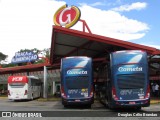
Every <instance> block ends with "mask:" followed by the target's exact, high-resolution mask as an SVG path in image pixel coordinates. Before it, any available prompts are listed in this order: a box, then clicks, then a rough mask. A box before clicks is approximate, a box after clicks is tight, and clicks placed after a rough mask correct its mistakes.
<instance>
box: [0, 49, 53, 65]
mask: <svg viewBox="0 0 160 120" xmlns="http://www.w3.org/2000/svg"><path fill="white" fill-rule="evenodd" d="M30 51H32V52H33V53H35V54H38V56H41V57H44V58H48V59H49V58H50V49H49V48H45V49H43V50H39V49H37V48H33V49H21V50H19V51H18V52H30ZM7 57H8V56H7V55H4V54H3V53H1V52H0V62H1V61H2V60H5V59H6V58H7ZM44 62H45V60H44V59H43V58H40V59H38V60H36V61H35V62H31V63H32V64H39V63H44ZM23 65H27V63H18V64H12V63H9V64H1V66H2V67H3V68H6V67H15V66H23Z"/></svg>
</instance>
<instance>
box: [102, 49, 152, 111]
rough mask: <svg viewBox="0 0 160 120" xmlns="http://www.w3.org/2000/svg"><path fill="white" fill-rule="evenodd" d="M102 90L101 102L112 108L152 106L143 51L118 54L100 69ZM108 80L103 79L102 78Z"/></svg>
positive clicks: (113, 53)
mask: <svg viewBox="0 0 160 120" xmlns="http://www.w3.org/2000/svg"><path fill="white" fill-rule="evenodd" d="M100 73H101V76H99V78H101V81H102V83H103V87H102V86H101V87H100V88H101V89H99V95H100V100H101V102H103V103H105V104H106V105H108V107H109V108H117V107H132V108H136V109H141V107H147V106H149V105H150V84H149V75H148V61H147V53H146V52H144V51H141V50H125V51H116V52H112V53H111V54H110V62H109V63H106V64H103V65H101V67H100ZM102 74H103V75H105V76H103V75H102Z"/></svg>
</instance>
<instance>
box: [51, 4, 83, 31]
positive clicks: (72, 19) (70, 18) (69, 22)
mask: <svg viewBox="0 0 160 120" xmlns="http://www.w3.org/2000/svg"><path fill="white" fill-rule="evenodd" d="M80 15H81V13H80V10H79V9H78V7H76V6H71V7H68V6H67V4H66V5H63V6H62V7H60V8H59V9H58V10H57V11H56V13H55V14H54V24H55V25H57V26H64V27H65V28H70V27H72V26H73V25H74V24H76V23H77V21H78V20H79V18H80Z"/></svg>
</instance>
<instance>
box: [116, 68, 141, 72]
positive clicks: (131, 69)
mask: <svg viewBox="0 0 160 120" xmlns="http://www.w3.org/2000/svg"><path fill="white" fill-rule="evenodd" d="M142 70H143V68H142V67H135V68H124V67H119V68H118V71H119V72H125V71H142Z"/></svg>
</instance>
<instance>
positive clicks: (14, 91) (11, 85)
mask: <svg viewBox="0 0 160 120" xmlns="http://www.w3.org/2000/svg"><path fill="white" fill-rule="evenodd" d="M41 86H42V82H41V80H40V79H39V78H38V77H34V76H9V77H8V99H10V100H23V99H30V100H33V99H34V98H38V97H40V96H41Z"/></svg>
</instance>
